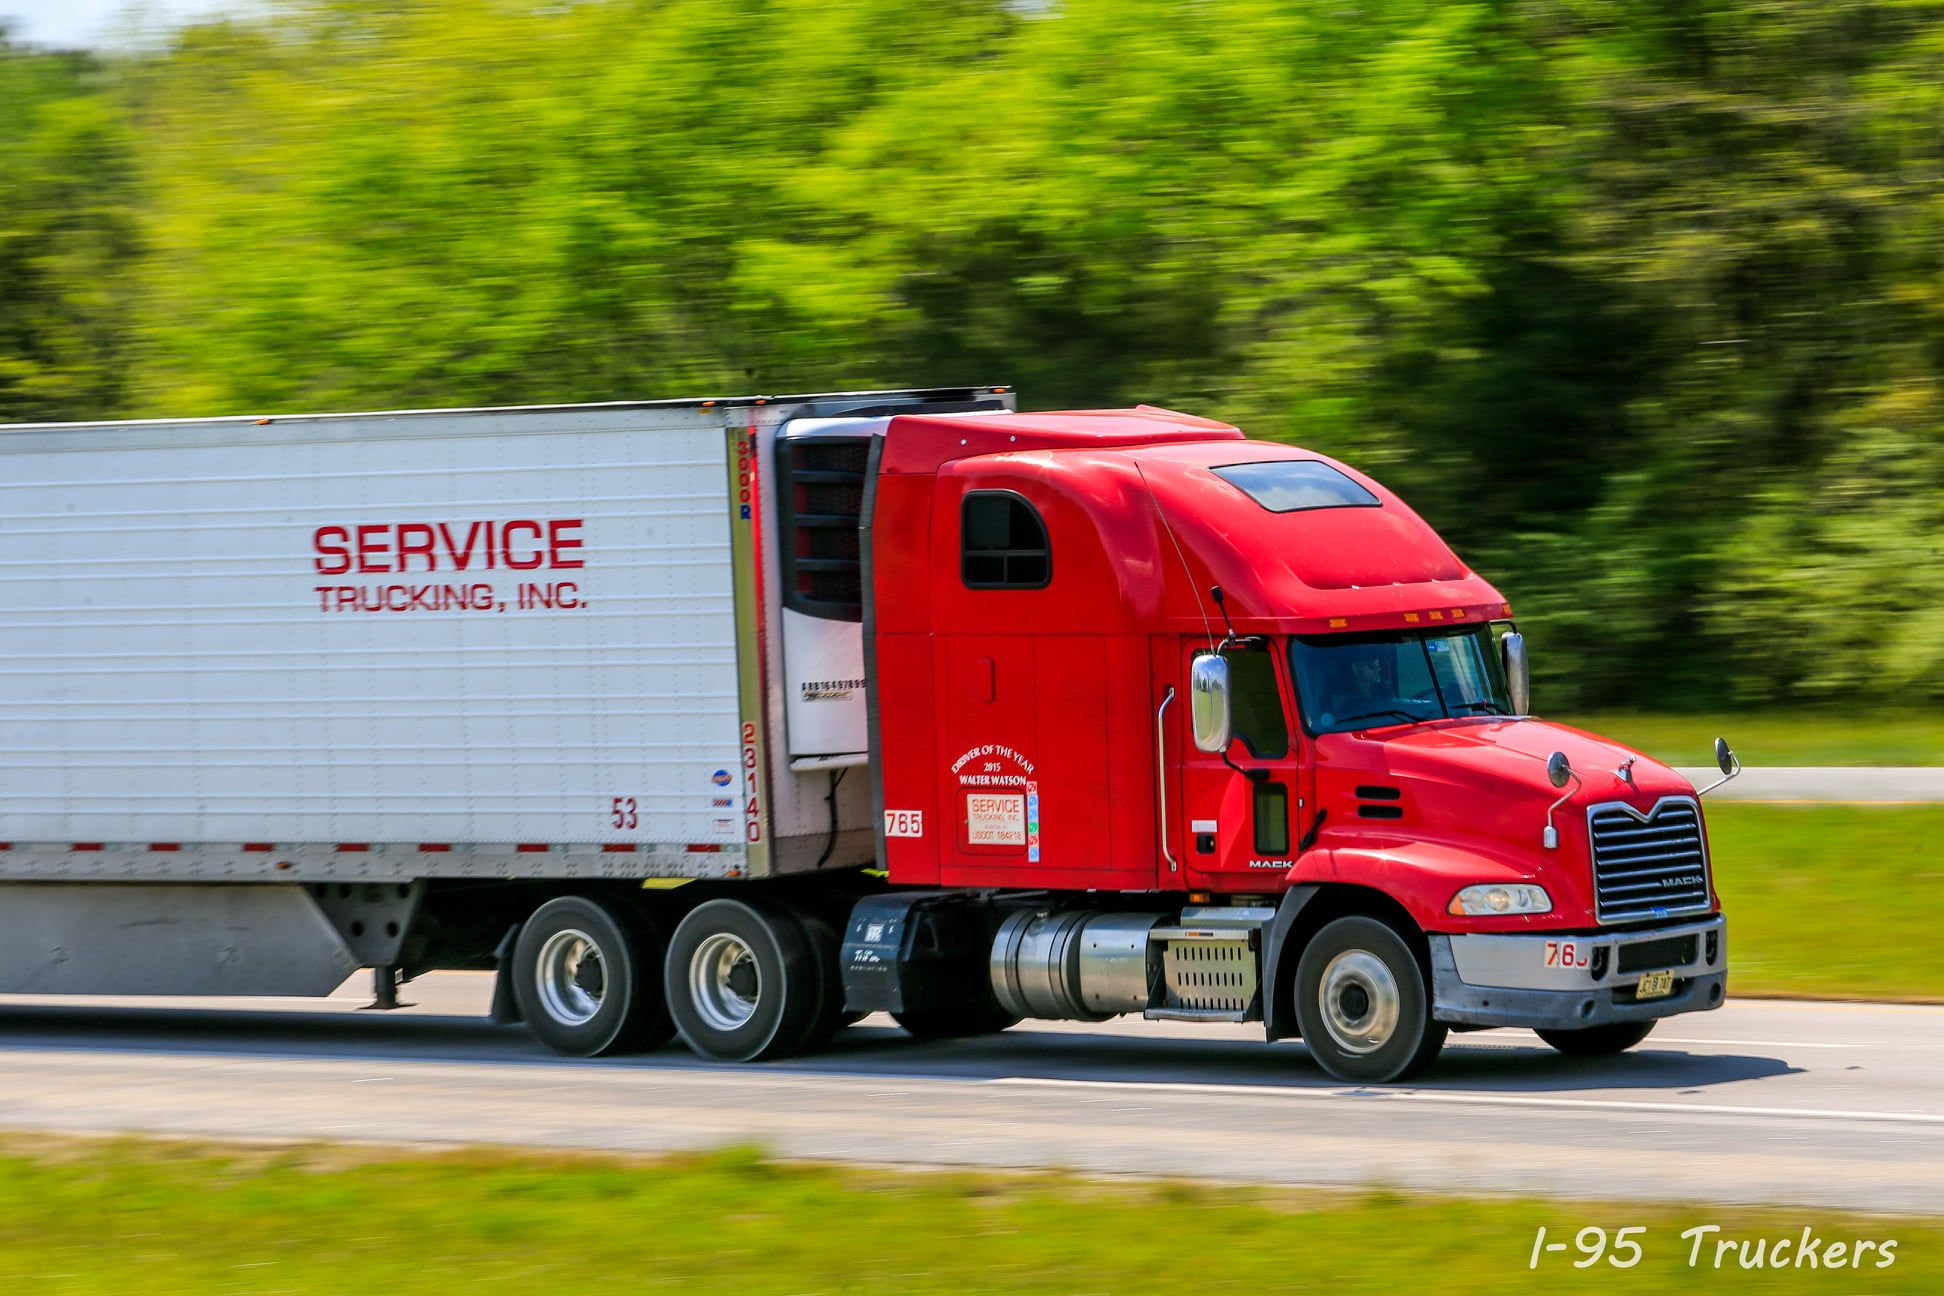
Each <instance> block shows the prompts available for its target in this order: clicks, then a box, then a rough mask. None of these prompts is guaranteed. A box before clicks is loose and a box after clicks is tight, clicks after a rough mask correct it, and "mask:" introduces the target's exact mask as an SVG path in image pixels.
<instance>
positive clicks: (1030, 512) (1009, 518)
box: [959, 490, 1053, 589]
mask: <svg viewBox="0 0 1944 1296" xmlns="http://www.w3.org/2000/svg"><path fill="white" fill-rule="evenodd" d="M960 524H961V525H960V535H961V537H962V539H961V542H960V543H961V544H962V546H963V548H962V551H961V554H960V558H961V563H960V568H959V571H960V575H961V576H962V577H963V578H964V580H965V587H966V588H967V589H1044V588H1046V584H1047V582H1048V581H1051V580H1052V579H1053V550H1052V548H1051V546H1050V545H1048V543H1047V540H1046V523H1045V521H1044V520H1042V519H1041V517H1040V515H1039V510H1038V509H1036V508H1034V507H1033V506H1032V505H1031V504H1030V503H1028V502H1027V501H1026V498H1025V496H1023V495H1017V494H1014V493H1013V492H1012V491H1002V490H981V491H968V492H967V493H966V496H965V504H964V511H963V513H962V514H961V515H960Z"/></svg>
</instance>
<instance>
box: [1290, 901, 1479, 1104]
mask: <svg viewBox="0 0 1944 1296" xmlns="http://www.w3.org/2000/svg"><path fill="white" fill-rule="evenodd" d="M1296 1018H1297V1022H1298V1024H1299V1025H1300V1026H1301V1027H1302V1032H1303V1043H1304V1044H1306V1045H1308V1047H1309V1051H1310V1055H1311V1056H1312V1057H1314V1058H1315V1059H1316V1061H1317V1064H1318V1065H1319V1066H1321V1067H1322V1068H1323V1069H1324V1070H1325V1071H1327V1072H1329V1073H1330V1074H1331V1075H1333V1076H1335V1077H1336V1078H1337V1079H1339V1080H1349V1081H1354V1082H1359V1083H1366V1084H1388V1083H1391V1082H1393V1081H1397V1080H1404V1079H1408V1078H1409V1077H1411V1076H1414V1075H1417V1074H1418V1073H1419V1072H1421V1071H1423V1070H1424V1069H1425V1068H1426V1067H1428V1066H1430V1065H1431V1063H1432V1062H1434V1061H1436V1060H1437V1056H1438V1052H1439V1050H1441V1049H1442V1048H1443V1047H1444V1042H1445V1026H1444V1024H1443V1023H1442V1022H1438V1021H1434V1020H1433V1019H1432V1017H1431V996H1430V993H1429V988H1428V987H1427V985H1426V984H1425V977H1424V971H1423V968H1422V967H1421V966H1420V965H1419V963H1418V960H1417V955H1416V954H1415V952H1413V950H1412V949H1411V946H1410V945H1409V943H1407V942H1406V941H1405V939H1404V938H1403V937H1402V936H1400V935H1399V934H1398V933H1397V931H1396V930H1395V929H1394V928H1392V927H1391V926H1390V925H1389V924H1387V923H1384V922H1380V921H1379V920H1377V919H1375V918H1365V917H1351V918H1338V919H1337V920H1335V921H1334V922H1332V923H1330V924H1328V925H1327V926H1325V927H1324V928H1323V930H1321V931H1319V932H1318V933H1317V934H1316V935H1315V936H1314V937H1313V938H1312V939H1311V940H1310V942H1309V944H1308V945H1307V946H1305V947H1304V949H1303V956H1302V958H1301V960H1300V961H1298V963H1297V965H1296Z"/></svg>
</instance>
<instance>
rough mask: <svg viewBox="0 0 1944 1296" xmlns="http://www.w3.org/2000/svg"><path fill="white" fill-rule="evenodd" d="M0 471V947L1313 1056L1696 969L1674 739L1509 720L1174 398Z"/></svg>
mask: <svg viewBox="0 0 1944 1296" xmlns="http://www.w3.org/2000/svg"><path fill="white" fill-rule="evenodd" d="M0 465H4V466H5V467H6V469H7V471H6V472H4V473H0V496H4V497H5V498H4V500H3V501H0V502H4V503H5V504H6V505H7V506H8V507H7V511H6V513H5V515H4V518H3V519H0V542H4V548H5V555H6V556H5V562H6V564H7V566H8V568H9V569H10V572H9V575H8V576H6V577H5V578H4V583H3V584H0V588H4V589H6V590H7V591H8V592H9V597H8V598H7V600H6V601H5V602H4V603H0V656H4V658H5V659H6V660H7V661H8V662H9V663H11V667H10V669H9V670H7V671H5V672H0V749H3V750H5V751H6V752H7V753H8V755H9V758H10V759H9V760H8V761H7V765H8V767H9V770H10V776H9V779H8V780H7V784H8V786H6V787H5V789H4V790H0V884H4V889H0V990H14V991H19V990H36V991H52V992H69V993H105V992H123V993H125V992H141V991H147V992H156V993H279V994H283V993H297V994H307V993H327V992H328V991H329V990H331V989H332V988H334V987H335V986H337V985H338V984H339V983H341V982H342V981H343V979H344V978H345V976H346V975H348V974H349V973H350V972H352V971H354V970H355V969H357V968H358V967H366V966H368V967H373V968H375V969H377V975H378V981H379V989H378V1000H379V1003H380V1004H381V1005H383V1004H388V1003H392V1002H395V991H396V986H397V983H398V981H399V980H400V979H402V978H409V977H410V976H412V975H415V974H417V973H419V972H422V971H425V970H428V969H432V968H443V967H475V968H486V967H491V968H496V969H497V971H498V982H497V986H498V990H497V993H496V995H495V1013H496V1015H497V1016H498V1017H499V1018H501V1019H502V1020H520V1019H523V1020H524V1021H525V1022H526V1023H527V1024H528V1025H529V1027H530V1028H531V1029H532V1030H533V1032H534V1033H535V1034H536V1035H537V1036H538V1037H539V1038H540V1039H541V1040H543V1041H544V1042H545V1043H547V1044H548V1045H550V1046H552V1047H554V1048H556V1049H559V1050H561V1051H564V1052H568V1053H573V1054H599V1053H606V1052H612V1051H617V1050H623V1049H638V1048H649V1047H654V1046H656V1045H659V1044H662V1043H665V1042H667V1041H668V1040H669V1039H670V1038H672V1037H673V1036H675V1035H676V1034H679V1035H680V1036H681V1037H682V1039H683V1040H684V1041H685V1042H686V1043H687V1044H688V1045H689V1046H690V1047H692V1048H693V1049H695V1050H696V1051H697V1052H699V1053H701V1054H703V1055H704V1056H707V1057H711V1058H718V1059H726V1060H737V1061H754V1060H759V1059H768V1058H776V1057H781V1056H785V1055H788V1054H791V1053H793V1052H798V1051H802V1050H805V1049H809V1048H812V1047H814V1046H815V1045H816V1044H817V1043H819V1042H820V1041H822V1040H824V1039H826V1038H827V1037H828V1036H829V1035H830V1033H831V1032H832V1031H834V1030H836V1029H837V1028H839V1027H840V1026H841V1025H843V1024H844V1023H845V1022H846V1021H848V1020H852V1019H854V1018H855V1017H857V1016H859V1015H862V1014H865V1013H869V1012H873V1011H884V1012H889V1013H891V1014H892V1015H893V1016H894V1017H895V1018H896V1020H897V1021H898V1022H899V1023H900V1024H901V1025H903V1026H904V1027H905V1029H907V1030H909V1031H910V1032H912V1033H913V1034H915V1035H919V1036H925V1037H945V1036H970V1035H976V1034H979V1033H983V1032H991V1031H998V1030H1003V1029H1005V1028H1006V1027H1007V1026H1009V1025H1011V1024H1013V1023H1015V1022H1018V1021H1020V1020H1022V1019H1025V1018H1029V1017H1036V1018H1067V1019H1080V1020H1100V1019H1104V1018H1107V1017H1110V1016H1113V1015H1116V1014H1122V1013H1139V1014H1144V1015H1145V1016H1147V1017H1149V1018H1158V1019H1169V1020H1185V1021H1261V1022H1262V1023H1263V1024H1264V1026H1265V1030H1266V1034H1267V1037H1268V1038H1269V1039H1270V1040H1276V1039H1283V1038H1290V1037H1297V1036H1300V1037H1301V1038H1302V1039H1303V1040H1304V1041H1305V1043H1306V1044H1307V1046H1308V1049H1309V1052H1310V1054H1311V1055H1312V1056H1313V1057H1314V1058H1315V1059H1316V1060H1317V1062H1318V1063H1319V1064H1320V1065H1321V1066H1322V1067H1323V1068H1324V1069H1325V1070H1326V1071H1328V1072H1329V1073H1330V1074H1332V1075H1334V1076H1337V1077H1340V1078H1343V1079H1347V1080H1357V1081H1371V1082H1385V1081H1395V1080H1399V1079H1402V1078H1405V1077H1408V1076H1410V1075H1412V1074H1415V1073H1417V1072H1419V1071H1421V1070H1422V1069H1423V1068H1425V1067H1426V1066H1428V1065H1429V1064H1430V1063H1431V1062H1432V1061H1433V1059H1434V1058H1435V1057H1436V1056H1437V1054H1438V1051H1439V1049H1440V1048H1441V1046H1442V1045H1443V1042H1444V1040H1445V1037H1446V1034H1447V1032H1448V1031H1450V1030H1454V1029H1455V1030H1470V1029H1478V1028H1484V1027H1491V1026H1517V1027H1530V1028H1533V1029H1535V1030H1537V1031H1538V1032H1539V1033H1540V1034H1541V1036H1542V1037H1543V1038H1545V1039H1546V1040H1547V1041H1548V1042H1549V1043H1551V1044H1552V1045H1554V1046H1555V1047H1557V1048H1559V1049H1560V1050H1562V1051H1565V1052H1568V1053H1576V1054H1600V1053H1610V1052H1617V1051H1619V1050H1622V1049H1625V1048H1628V1047H1630V1046H1631V1045H1633V1044H1635V1043H1637V1042H1638V1041H1639V1040H1641V1039H1642V1038H1643V1037H1644V1036H1645V1035H1646V1034H1647V1033H1648V1031H1649V1030H1650V1029H1651V1028H1652V1026H1653V1024H1654V1022H1656V1021H1657V1020H1659V1019H1660V1018H1662V1017H1665V1016H1669V1015H1671V1014H1674V1013H1680V1012H1688V1011H1694V1010H1702V1009H1710V1008H1715V1007H1718V1006H1719V1005H1720V1004H1721V1002H1722V999H1723V995H1724V992H1725V987H1726V981H1727V948H1726V940H1725V928H1724V920H1723V918H1722V916H1721V913H1720V906H1719V903H1718V899H1717V896H1716V893H1715V890H1714V886H1713V882H1712V875H1711V871H1710V868H1709V859H1708V843H1707V835H1706V829H1705V825H1704V823H1703V817H1702V813H1701V807H1700V801H1699V794H1698V793H1697V792H1696V791H1695V789H1694V788H1693V787H1692V786H1691V785H1690V784H1689V783H1688V782H1687V781H1686V780H1685V779H1684V778H1682V777H1681V776H1680V775H1679V774H1677V773H1676V772H1675V771H1673V770H1672V769H1670V768H1668V767H1667V766H1665V765H1662V764H1659V763H1657V762H1655V761H1653V760H1652V759H1650V758H1648V757H1646V756H1644V755H1642V754H1640V753H1637V752H1634V751H1631V750H1629V749H1627V748H1625V747H1622V746H1620V745H1618V744H1616V743H1613V742H1610V741H1608V740H1605V739H1602V738H1599V737H1597V736H1595V735H1593V734H1589V733H1585V732H1581V731H1579V730H1575V729H1571V728H1567V727H1564V726H1560V725H1555V724H1551V723H1548V722H1545V721H1542V720H1538V719H1535V718H1533V717H1532V716H1531V715H1530V714H1528V711H1529V707H1528V703H1527V693H1528V685H1527V671H1526V664H1525V655H1524V644H1523V640H1522V639H1521V637H1520V635H1519V634H1518V632H1517V631H1516V629H1514V627H1513V622H1512V620H1511V608H1510V607H1509V606H1508V605H1507V604H1506V601H1505V599H1504V598H1503V597H1502V596H1501V595H1500V594H1499V593H1498V591H1497V590H1495V589H1494V588H1493V587H1492V586H1491V585H1490V584H1489V583H1488V582H1487V581H1485V580H1484V579H1483V578H1482V577H1480V576H1479V575H1477V574H1476V573H1474V572H1473V571H1471V570H1470V569H1469V568H1468V567H1466V566H1465V564H1464V563H1463V562H1462V561H1460V560H1459V558H1458V557H1457V556H1455V555H1454V554H1453V553H1452V551H1451V549H1450V548H1449V547H1448V546H1447V545H1446V544H1445V543H1444V542H1443V541H1442V540H1441V539H1439V537H1438V535H1437V534H1436V533H1435V532H1434V531H1433V530H1432V529H1431V528H1430V527H1429V526H1428V525H1426V523H1425V522H1424V521H1423V520H1422V519H1420V518H1419V517H1418V516H1417V514H1415V513H1414V512H1412V511H1411V510H1410V508H1408V507H1407V506H1406V505H1405V504H1404V503H1403V501H1401V500H1400V499H1398V498H1397V496H1395V495H1394V494H1392V493H1391V492H1390V491H1388V490H1386V489H1385V488H1384V487H1383V486H1382V485H1380V484H1379V483H1377V482H1376V481H1374V480H1372V479H1371V478H1369V477H1368V476H1366V475H1364V474H1363V473H1361V472H1359V471H1357V470H1356V469H1355V468H1353V467H1351V466H1349V465H1347V464H1344V463H1340V462H1338V461H1336V460H1334V459H1331V458H1329V457H1327V456H1324V455H1320V454H1315V453H1312V452H1310V451H1307V450H1303V449H1299V448H1297V447H1294V446H1289V445H1284V444H1280V443H1273V442H1265V441H1254V440H1249V439H1246V438H1245V437H1244V436H1243V434H1242V433H1241V432H1240V431H1239V430H1237V429H1236V428H1234V427H1231V426H1229V425H1227V424H1223V423H1218V422H1213V421H1210V420H1207V419H1203V418H1197V417H1193V416H1190V415H1184V414H1177V413H1172V412H1169V411H1166V410H1160V409H1152V408H1147V407H1142V408H1138V409H1126V410H1096V411H1080V412H1067V413H1049V414H1022V413H1017V412H1015V411H1014V409H1013V407H1012V396H1011V393H1010V392H1008V391H1007V390H1006V389H1004V388H972V389H954V390H938V391H897V392H871V393H836V394H820V395H810V396H792V397H775V398H755V397H752V398H736V399H714V400H694V401H671V402H633V403H616V404H608V405H590V406H566V407H548V408H522V409H508V410H456V411H415V412H402V413H383V414H359V415H320V416H302V417H277V418H268V419H215V420H179V421H166V422H151V423H121V424H97V425H62V426H45V425H43V426H23V427H18V428H13V429H8V430H5V431H3V432H0ZM1717 756H1718V759H1719V762H1720V764H1721V765H1722V768H1723V773H1724V777H1727V776H1732V773H1733V772H1734V771H1735V770H1736V769H1738V766H1737V765H1736V764H1735V762H1734V759H1733V757H1732V755H1731V754H1729V753H1728V751H1727V748H1726V745H1725V744H1720V743H1718V744H1717ZM853 772H855V777H853V776H852V775H853Z"/></svg>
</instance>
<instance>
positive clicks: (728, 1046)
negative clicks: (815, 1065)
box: [664, 900, 823, 1062]
mask: <svg viewBox="0 0 1944 1296" xmlns="http://www.w3.org/2000/svg"><path fill="white" fill-rule="evenodd" d="M664 966H665V977H666V982H667V987H668V1009H669V1012H670V1013H671V1014H672V1015H673V1016H674V1018H675V1029H676V1030H677V1031H678V1032H680V1034H681V1036H682V1039H683V1040H684V1041H685V1042H686V1043H687V1044H688V1046H689V1047H690V1048H692V1049H694V1050H695V1051H696V1052H697V1053H699V1054H701V1055H702V1056H703V1057H706V1058H714V1059H715V1060H717V1061H719V1062H762V1061H767V1060H769V1059H771V1058H779V1057H787V1056H789V1054H790V1053H791V1051H793V1050H794V1049H797V1048H799V1047H801V1046H802V1045H803V1042H804V1041H805V1040H807V1039H808V1038H809V1037H810V1033H811V1031H812V1030H813V1029H814V1028H815V1026H816V1024H817V1014H818V1012H819V1011H820V1010H821V1008H822V1003H823V991H822V987H821V986H820V984H819V981H818V975H817V960H816V955H815V951H814V950H813V949H812V946H811V942H810V938H809V937H808V936H807V935H806V934H805V933H804V929H803V925H802V924H801V923H800V922H799V921H798V920H797V918H796V917H795V916H794V915H793V914H791V913H789V912H788V911H787V910H784V909H782V908H780V907H778V906H776V905H773V904H770V903H768V902H766V901H761V900H710V901H708V902H706V903H704V904H700V905H697V906H696V907H695V908H694V909H692V910H690V911H689V913H688V916H687V917H685V918H683V919H682V921H681V923H680V924H679V925H678V926H677V927H676V928H675V934H674V935H673V936H671V937H670V938H669V941H668V958H667V961H666V963H665V965H664Z"/></svg>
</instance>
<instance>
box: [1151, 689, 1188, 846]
mask: <svg viewBox="0 0 1944 1296" xmlns="http://www.w3.org/2000/svg"><path fill="white" fill-rule="evenodd" d="M1174 699H1175V691H1174V689H1173V688H1172V687H1170V688H1169V689H1168V696H1166V697H1164V698H1162V699H1161V709H1160V710H1158V711H1156V712H1155V713H1154V774H1155V782H1154V794H1155V796H1156V797H1158V798H1159V799H1160V803H1161V858H1162V859H1164V860H1166V861H1168V872H1170V873H1179V872H1181V865H1179V864H1177V863H1175V857H1174V856H1173V855H1171V854H1169V853H1168V726H1167V720H1168V704H1169V703H1170V702H1173V701H1174Z"/></svg>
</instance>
